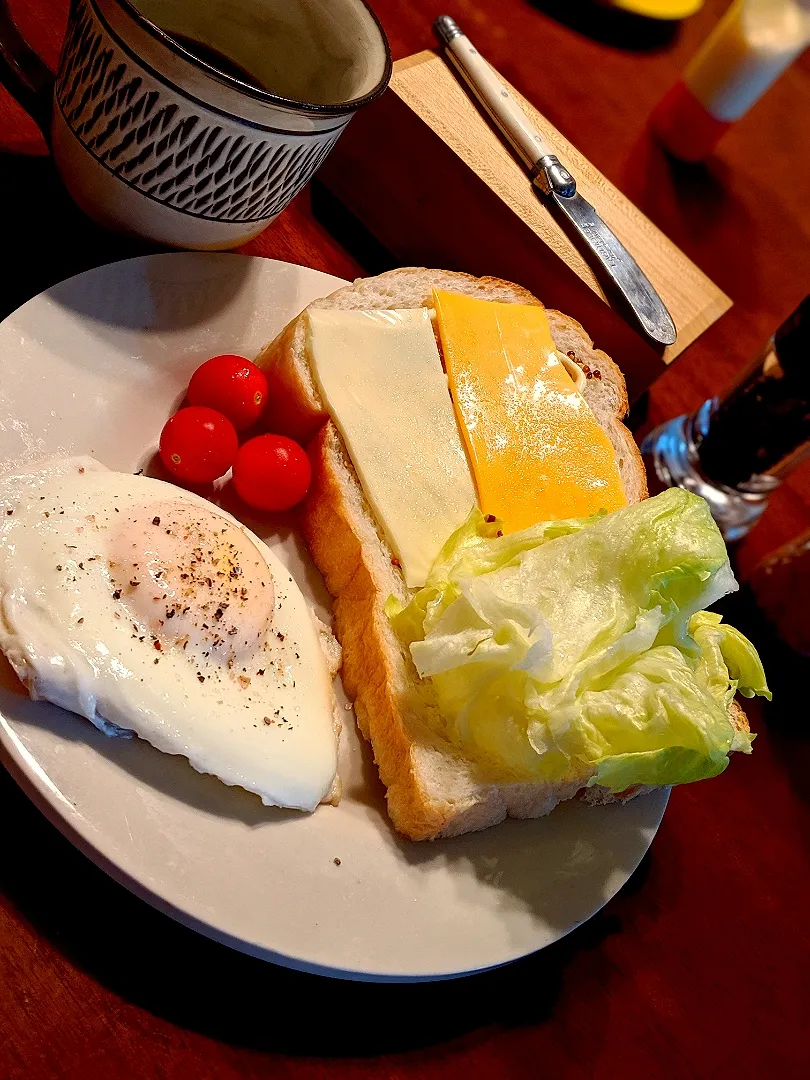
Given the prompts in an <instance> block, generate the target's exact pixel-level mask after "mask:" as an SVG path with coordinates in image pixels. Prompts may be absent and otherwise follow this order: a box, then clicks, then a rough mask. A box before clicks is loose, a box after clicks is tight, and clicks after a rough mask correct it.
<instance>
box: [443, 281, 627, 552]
mask: <svg viewBox="0 0 810 1080" xmlns="http://www.w3.org/2000/svg"><path fill="white" fill-rule="evenodd" d="M433 298H434V304H435V307H436V315H437V320H438V326H439V335H440V338H441V343H442V352H443V353H444V361H445V365H446V368H447V377H448V381H449V384H450V392H451V394H452V398H453V405H454V407H455V410H456V417H457V419H458V424H459V428H460V429H461V433H462V436H463V439H464V444H465V448H466V450H467V453H468V455H469V459H470V466H471V469H472V473H473V477H474V480H475V487H476V491H477V494H478V503H479V506H480V508H481V510H482V512H483V513H484V514H494V515H495V517H497V518H499V519H500V520H501V521H503V523H504V531H506V532H517V531H518V530H520V529H525V528H528V527H529V526H530V525H535V524H536V523H537V522H538V521H550V520H559V519H561V518H569V517H588V516H589V515H591V514H594V513H596V512H597V511H598V510H608V511H611V510H617V509H619V507H622V506H626V505H627V499H626V497H625V494H624V490H623V488H622V482H621V477H620V476H619V469H618V466H617V464H616V458H615V456H614V453H613V447H612V446H611V443H610V440H609V439H608V437H607V435H606V434H605V432H604V430H603V429H602V428H601V427H600V426H599V423H598V422H597V420H596V417H595V416H594V414H593V413H592V412H591V410H590V408H589V406H588V404H587V403H586V401H585V399H584V398H583V397H582V395H581V394H580V393H579V391H578V390H577V388H576V386H575V384H574V381H573V379H572V378H571V376H570V375H569V374H568V372H567V371H566V369H565V367H564V366H563V364H562V362H561V361H560V359H559V357H558V356H557V353H556V351H555V348H554V342H553V340H552V337H551V331H550V329H549V324H548V318H547V316H546V313H545V310H544V309H543V308H542V307H535V306H530V305H523V304H502V303H497V302H495V301H490V300H476V299H474V298H473V297H470V296H462V295H460V294H458V293H449V292H439V291H435V292H434V294H433Z"/></svg>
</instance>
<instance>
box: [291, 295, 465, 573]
mask: <svg viewBox="0 0 810 1080" xmlns="http://www.w3.org/2000/svg"><path fill="white" fill-rule="evenodd" d="M307 333H308V344H309V350H310V357H311V361H312V369H313V372H314V375H315V380H316V383H317V386H318V389H319V391H320V394H321V397H322V398H323V401H324V404H325V405H326V407H327V409H328V411H329V414H330V416H331V417H332V420H333V421H334V423H335V424H336V426H337V428H338V430H339V431H340V434H341V435H342V437H343V441H344V443H345V444H346V449H347V450H348V452H349V456H350V458H351V461H352V464H353V465H354V468H355V470H356V472H357V475H358V476H359V477H360V482H361V484H362V485H363V490H364V491H365V494H366V497H367V498H368V501H369V503H370V504H371V506H372V508H373V510H374V513H375V515H376V517H377V522H378V524H379V525H380V526H381V527H382V529H383V531H384V533H385V536H386V538H387V539H388V542H389V544H390V546H391V549H392V551H393V552H394V554H395V556H396V557H397V558H398V559H399V561H400V563H401V564H402V570H403V572H404V574H405V582H406V584H407V585H408V587H409V588H421V586H423V585H424V584H425V580H426V578H427V575H428V572H429V571H430V568H431V566H432V565H433V562H434V560H435V559H436V556H437V555H438V554H439V551H440V550H441V548H442V546H443V545H444V543H445V541H446V540H447V539H448V537H449V536H450V535H451V533H453V532H455V530H456V529H457V528H459V526H460V525H461V524H462V523H463V522H464V520H465V519H466V517H467V515H468V514H469V513H470V510H471V509H472V507H473V505H474V504H475V488H474V486H473V481H472V476H471V474H470V468H469V465H468V463H467V458H466V455H465V452H464V447H463V446H462V442H461V437H460V435H459V431H458V427H457V426H456V419H455V415H454V412H453V405H452V402H451V400H450V394H449V391H448V388H447V378H446V376H445V374H444V372H443V370H442V364H441V359H440V357H439V350H438V347H437V345H436V340H435V338H434V336H433V329H432V326H431V322H430V314H429V312H428V310H427V309H426V308H415V309H412V310H405V311H329V310H322V309H317V308H316V309H315V310H313V311H310V312H309V313H308V331H307Z"/></svg>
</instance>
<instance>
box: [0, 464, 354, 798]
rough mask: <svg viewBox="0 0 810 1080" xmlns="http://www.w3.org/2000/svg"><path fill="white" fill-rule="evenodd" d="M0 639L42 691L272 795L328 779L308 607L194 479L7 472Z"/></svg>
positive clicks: (330, 747)
mask: <svg viewBox="0 0 810 1080" xmlns="http://www.w3.org/2000/svg"><path fill="white" fill-rule="evenodd" d="M0 648H1V649H2V650H3V652H4V653H5V654H6V656H7V658H8V660H9V662H10V663H11V665H12V666H13V667H14V669H15V671H16V672H17V674H18V675H19V677H20V678H21V679H22V681H23V683H24V684H25V685H26V687H27V688H28V690H29V692H30V693H31V695H32V697H34V698H40V699H43V700H46V701H50V702H53V703H54V704H56V705H60V706H61V707H62V708H64V709H69V710H70V711H72V712H75V713H79V714H80V715H81V716H84V717H86V718H87V719H88V720H90V721H91V722H92V723H93V724H95V725H96V727H98V728H100V729H101V731H103V732H105V733H106V734H108V735H122V734H124V735H132V734H135V735H138V736H140V738H142V739H145V740H146V741H147V742H149V743H151V744H152V745H153V746H155V747H157V749H158V750H162V751H163V752H164V753H167V754H181V755H183V756H184V757H186V758H188V760H189V762H190V763H191V764H192V766H193V767H194V768H195V769H197V770H198V772H201V773H212V774H213V775H214V776H217V777H219V779H220V780H222V781H223V782H224V783H225V784H229V785H238V786H240V787H243V788H246V789H247V790H248V791H252V792H255V793H256V794H257V795H259V796H260V797H261V799H262V802H264V803H265V804H266V805H270V806H286V807H294V808H297V809H301V810H313V809H314V808H315V807H316V806H317V805H318V803H319V802H321V801H322V800H324V799H325V798H327V797H329V796H330V793H332V792H333V785H334V782H335V775H336V770H337V728H336V723H337V722H336V707H335V698H334V694H333V691H332V684H331V677H330V672H329V670H328V666H327V662H326V656H325V653H324V649H323V647H322V642H321V632H320V631H319V628H318V626H316V623H315V619H314V616H313V615H312V613H311V611H310V609H309V607H308V605H307V602H306V600H305V599H304V597H303V596H302V594H301V592H300V590H299V589H298V587H297V586H296V584H295V582H294V581H293V579H292V576H291V575H290V574H289V572H288V571H287V570H286V568H285V567H284V566H283V564H282V563H281V562H280V561H279V560H278V559H277V558H276V556H275V555H274V554H273V553H272V552H271V551H270V549H269V548H268V547H267V546H266V545H265V544H263V543H262V542H261V541H260V540H259V539H258V538H257V537H256V536H254V535H253V534H252V533H251V532H249V531H248V530H247V529H246V528H245V527H244V526H242V525H241V524H240V523H239V522H238V521H236V519H235V518H233V517H231V516H230V515H229V514H227V513H226V512H225V511H223V510H221V509H220V508H219V507H216V506H214V505H212V504H211V503H209V502H207V501H206V500H205V499H202V498H200V497H199V496H197V495H194V494H192V493H191V492H188V491H184V490H183V489H181V488H177V487H174V486H173V485H171V484H167V483H164V482H163V481H160V480H154V479H151V478H149V477H145V476H131V475H129V474H123V473H116V472H112V471H110V470H109V469H107V468H105V467H104V466H103V465H101V464H100V463H99V462H97V461H95V460H93V459H92V458H67V459H60V460H52V461H49V462H45V463H43V464H41V465H39V466H37V467H34V468H31V469H29V470H27V471H22V472H17V473H15V474H13V475H8V474H7V475H5V476H3V477H0Z"/></svg>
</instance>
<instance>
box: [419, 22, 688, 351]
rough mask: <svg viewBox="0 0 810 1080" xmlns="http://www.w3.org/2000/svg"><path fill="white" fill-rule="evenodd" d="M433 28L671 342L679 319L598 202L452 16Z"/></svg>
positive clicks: (553, 197)
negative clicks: (585, 195) (581, 186)
mask: <svg viewBox="0 0 810 1080" xmlns="http://www.w3.org/2000/svg"><path fill="white" fill-rule="evenodd" d="M434 29H435V31H436V33H437V35H438V37H439V38H440V40H441V41H442V42H443V43H444V45H445V48H446V51H447V56H448V58H449V59H450V60H451V62H452V63H453V66H454V67H455V68H456V69H457V71H458V72H459V73H460V75H461V76H462V78H463V79H464V81H465V82H466V83H467V84H468V86H469V87H470V89H471V90H472V92H473V93H474V94H475V96H476V97H477V98H478V100H479V101H480V102H481V104H482V105H483V107H484V109H485V110H486V112H487V113H488V115H489V116H490V117H491V119H492V120H493V122H494V123H495V124H496V126H497V127H498V128H499V130H500V131H501V132H502V134H503V135H504V136H505V138H506V139H507V140H508V142H509V143H510V145H511V146H512V147H513V148H514V150H515V151H516V152H517V154H518V156H519V157H520V158H521V160H522V161H523V163H524V164H525V165H526V167H527V169H528V171H529V176H530V178H531V181H532V183H533V184H534V187H535V190H537V191H539V192H540V193H542V195H543V196H544V197H545V198H547V199H548V200H550V201H551V202H552V203H553V204H554V205H555V206H556V207H557V208H558V209H559V211H560V212H561V213H562V214H564V215H565V217H566V218H567V220H568V221H570V223H571V224H572V226H573V227H574V229H575V230H576V232H577V234H578V236H579V237H580V238H581V239H582V241H583V243H585V244H586V245H587V247H588V249H589V250H590V251H591V252H592V253H593V255H594V256H595V258H596V259H597V260H598V261H599V263H600V265H601V266H602V268H603V270H604V271H605V273H606V274H607V275H608V277H609V278H610V280H611V281H612V282H613V284H614V285H615V286H616V288H617V289H618V290H619V292H620V293H621V295H622V296H623V297H624V299H625V300H626V301H627V303H628V305H629V306H630V308H631V310H632V311H633V313H634V315H635V317H636V318H637V320H638V322H639V325H640V326H641V328H642V330H643V331H644V333H645V334H646V335H647V336H648V337H649V338H651V339H652V340H653V341H655V342H657V343H658V344H660V345H673V344H674V343H675V340H676V338H677V330H676V329H675V323H674V322H673V320H672V316H671V315H670V313H669V311H668V310H667V308H666V305H665V304H664V302H663V300H662V299H661V297H660V296H659V295H658V292H657V291H656V289H655V287H654V285H653V284H652V282H651V281H650V279H649V278H648V277H647V275H646V274H645V273H644V271H643V270H642V269H641V267H640V266H639V265H638V263H637V262H636V260H635V259H634V258H633V256H632V255H631V254H630V252H629V251H628V250H627V248H626V247H625V246H624V244H623V243H622V242H621V240H619V238H618V237H617V236H616V234H615V233H614V232H613V231H612V229H610V228H609V227H608V226H607V225H606V224H605V222H604V221H603V220H602V218H601V217H600V216H599V214H598V213H597V211H596V210H595V208H594V207H593V206H592V205H591V204H590V203H589V202H588V201H587V199H584V198H583V197H582V196H581V195H580V194H579V192H578V191H577V185H576V180H575V179H574V177H573V176H572V175H571V173H570V172H569V171H568V169H566V168H565V166H564V165H562V164H561V163H560V160H559V158H558V157H557V155H556V154H555V153H554V149H553V147H552V146H551V145H550V144H549V143H548V142H547V140H546V139H545V137H544V136H543V135H542V134H541V133H540V132H539V131H538V130H537V128H535V127H534V125H533V124H532V122H531V121H530V120H529V117H528V116H527V115H526V113H525V112H524V111H523V109H522V108H521V107H520V105H519V104H518V103H517V101H516V100H515V99H514V97H513V96H512V94H510V93H509V91H508V90H507V88H506V87H505V86H504V85H503V84H502V82H501V81H500V79H499V78H498V76H497V75H496V74H495V71H494V70H493V68H492V67H491V66H490V65H489V64H488V63H487V61H486V60H484V58H483V57H482V56H481V54H480V53H479V52H478V50H477V49H476V48H475V47H474V46H473V44H472V42H471V41H470V39H469V38H468V37H466V35H465V34H463V33H462V31H461V30H460V28H459V26H458V23H456V22H455V20H454V19H451V18H450V16H449V15H440V16H439V18H438V19H437V20H436V23H435V24H434Z"/></svg>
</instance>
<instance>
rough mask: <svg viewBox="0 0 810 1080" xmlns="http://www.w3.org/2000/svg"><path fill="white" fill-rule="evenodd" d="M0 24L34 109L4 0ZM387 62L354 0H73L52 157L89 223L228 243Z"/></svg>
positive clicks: (323, 145) (302, 165)
mask: <svg viewBox="0 0 810 1080" xmlns="http://www.w3.org/2000/svg"><path fill="white" fill-rule="evenodd" d="M0 37H1V38H2V42H1V43H0V46H1V47H2V51H3V53H4V55H5V56H6V57H8V56H9V55H11V56H12V59H13V68H14V70H12V71H11V73H9V70H8V68H9V65H8V64H5V65H4V68H5V74H6V75H7V76H8V77H9V78H11V77H12V76H13V77H14V78H16V80H17V82H18V83H20V84H21V85H20V86H18V87H16V89H18V90H19V91H21V92H18V93H17V96H18V97H19V98H20V100H22V101H23V103H24V104H27V105H28V107H29V111H32V112H35V109H36V99H37V92H39V91H41V84H42V82H43V81H44V79H43V73H44V71H45V69H44V68H43V66H42V64H41V62H40V61H38V60H37V58H36V57H35V56H32V54H31V51H30V49H28V47H27V46H26V45H25V44H24V42H23V41H22V39H21V38H20V36H19V34H17V33H16V31H15V29H14V26H13V24H12V23H11V21H10V19H9V17H8V10H7V7H6V3H5V0H3V2H2V5H1V6H0ZM390 75H391V55H390V51H389V48H388V42H387V40H386V37H385V34H384V32H383V30H382V28H381V26H380V24H379V22H378V21H377V19H376V17H375V16H374V14H373V13H372V11H371V9H370V8H369V7H368V5H367V4H366V3H365V2H364V0H72V2H71V7H70V16H69V20H68V27H67V33H66V36H65V40H64V44H63V46H62V54H61V58H60V62H59V71H58V73H57V76H56V84H55V86H54V88H53V106H52V120H51V127H50V141H51V147H52V151H53V157H54V161H55V163H56V166H57V168H58V170H59V173H60V175H61V177H62V179H63V181H64V184H65V186H66V188H67V189H68V191H69V192H70V194H71V196H72V197H73V199H74V200H75V202H76V203H77V204H78V205H79V206H80V207H81V208H82V210H84V211H85V213H87V214H88V216H90V217H91V218H93V219H94V220H95V221H98V222H100V223H101V224H103V225H106V226H108V227H110V228H113V229H116V230H118V231H122V232H127V233H131V234H136V235H138V236H142V237H145V238H147V239H149V240H153V241H156V242H158V243H161V244H168V245H171V246H173V247H186V248H198V249H210V250H213V249H217V248H230V247H235V246H237V245H238V244H241V243H244V242H245V241H246V240H249V239H250V238H251V237H253V236H255V235H256V234H257V233H259V232H261V231H262V229H264V228H265V227H266V226H267V225H268V224H269V223H270V222H271V221H272V220H273V219H274V218H275V217H276V216H277V215H278V214H279V213H280V212H281V211H282V210H283V209H284V207H285V206H286V205H287V203H288V202H289V201H290V200H291V199H292V198H293V196H295V195H296V194H297V193H298V192H299V191H300V190H301V188H302V187H303V186H304V184H305V183H306V182H307V180H309V179H310V177H311V176H312V175H313V174H314V172H315V171H316V169H317V168H318V166H319V165H320V164H321V163H322V162H323V160H324V159H325V157H326V155H327V154H328V153H329V151H330V150H331V149H332V147H333V146H334V145H335V143H336V141H337V139H338V138H339V136H340V133H341V132H342V131H343V129H344V128H345V127H346V125H347V124H348V122H349V120H350V119H351V117H352V115H353V114H354V112H355V111H356V110H357V109H358V108H360V107H361V106H362V105H365V104H367V103H368V102H370V101H373V100H374V98H376V97H377V96H379V94H381V93H382V91H383V90H384V89H385V87H386V86H387V84H388V80H389V78H390ZM10 89H12V90H13V91H14V90H15V87H14V86H10ZM26 96H27V97H28V100H27V101H26ZM45 126H47V125H45Z"/></svg>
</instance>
